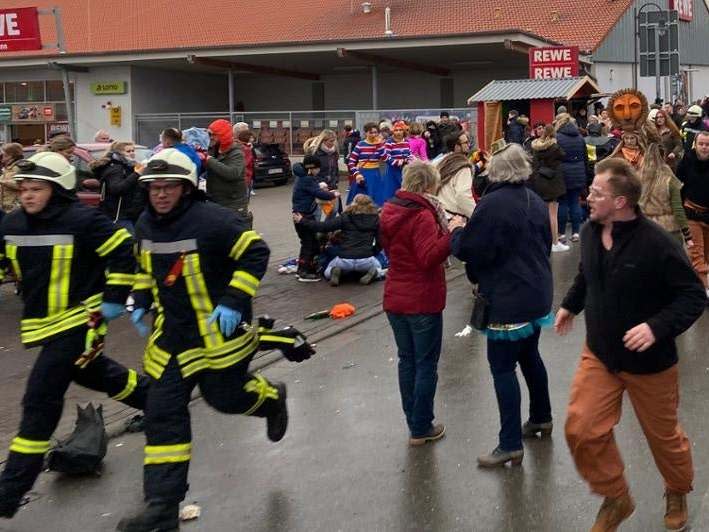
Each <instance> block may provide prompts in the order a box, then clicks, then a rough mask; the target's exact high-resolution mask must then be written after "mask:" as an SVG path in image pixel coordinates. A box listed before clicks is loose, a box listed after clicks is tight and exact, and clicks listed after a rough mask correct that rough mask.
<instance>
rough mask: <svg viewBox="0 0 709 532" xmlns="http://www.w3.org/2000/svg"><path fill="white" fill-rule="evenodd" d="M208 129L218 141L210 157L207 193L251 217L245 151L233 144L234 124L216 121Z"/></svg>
mask: <svg viewBox="0 0 709 532" xmlns="http://www.w3.org/2000/svg"><path fill="white" fill-rule="evenodd" d="M209 130H210V131H212V133H214V135H215V136H216V138H217V144H216V145H215V146H214V148H213V150H212V151H213V153H212V155H211V156H210V157H208V158H207V160H206V163H205V169H206V170H207V194H208V195H209V196H210V197H211V199H212V200H213V201H214V202H215V203H218V204H219V205H221V206H223V207H226V208H228V209H231V210H233V211H236V212H237V213H239V214H241V215H242V216H246V217H248V210H249V198H248V195H247V194H246V179H245V178H244V168H245V165H244V152H243V150H242V149H241V147H240V146H236V145H235V144H234V134H233V132H232V129H231V124H229V122H227V121H226V120H222V119H220V120H215V121H214V122H212V123H211V124H209Z"/></svg>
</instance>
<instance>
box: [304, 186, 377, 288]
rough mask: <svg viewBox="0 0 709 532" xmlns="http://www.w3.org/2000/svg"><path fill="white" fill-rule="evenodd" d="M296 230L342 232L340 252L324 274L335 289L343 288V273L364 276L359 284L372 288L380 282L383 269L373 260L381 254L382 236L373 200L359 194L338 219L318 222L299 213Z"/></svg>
mask: <svg viewBox="0 0 709 532" xmlns="http://www.w3.org/2000/svg"><path fill="white" fill-rule="evenodd" d="M293 220H294V221H295V226H296V230H297V228H298V227H299V226H302V227H304V228H307V229H309V230H310V231H312V232H322V233H325V232H331V231H337V230H340V231H341V235H340V240H341V242H340V246H339V248H340V251H339V254H338V256H337V257H335V258H334V259H332V261H331V262H330V264H329V265H328V267H327V269H326V270H325V278H326V279H329V280H330V284H331V285H332V286H337V285H339V284H340V277H341V275H342V274H343V273H344V272H362V273H364V275H363V276H362V277H361V278H360V280H359V282H360V283H362V284H369V283H371V282H372V281H373V280H375V279H378V278H379V277H380V276H381V273H382V265H381V264H380V263H379V261H378V260H377V259H376V258H375V257H374V255H376V254H377V253H378V251H379V249H378V246H377V244H376V240H377V233H378V232H379V212H378V210H377V207H376V205H374V203H373V202H372V198H370V197H369V196H367V195H365V194H357V195H356V196H355V197H354V199H353V200H352V203H351V204H350V205H349V206H348V207H347V208H346V209H345V212H343V213H342V215H341V216H338V217H337V218H333V219H330V220H326V221H324V222H317V221H315V220H313V219H312V218H310V219H309V218H306V217H304V216H302V215H300V214H298V213H294V214H293Z"/></svg>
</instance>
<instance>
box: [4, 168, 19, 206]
mask: <svg viewBox="0 0 709 532" xmlns="http://www.w3.org/2000/svg"><path fill="white" fill-rule="evenodd" d="M17 170H18V168H17V165H15V164H14V163H13V164H11V165H10V166H8V167H7V168H5V170H3V173H2V177H1V178H0V208H2V210H3V211H5V212H10V211H11V210H13V209H14V208H15V207H17V206H18V205H19V196H20V194H19V190H20V187H19V186H18V185H17V182H16V181H15V179H14V178H15V174H16V173H17Z"/></svg>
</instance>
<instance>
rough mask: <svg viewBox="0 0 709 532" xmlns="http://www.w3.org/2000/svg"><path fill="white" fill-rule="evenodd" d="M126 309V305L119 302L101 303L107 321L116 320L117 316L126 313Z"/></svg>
mask: <svg viewBox="0 0 709 532" xmlns="http://www.w3.org/2000/svg"><path fill="white" fill-rule="evenodd" d="M125 311H126V307H125V305H121V304H119V303H101V314H102V315H103V319H104V320H106V321H107V322H108V321H111V320H115V319H116V318H117V317H119V316H121V315H122V314H124V313H125Z"/></svg>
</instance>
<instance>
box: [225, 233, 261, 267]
mask: <svg viewBox="0 0 709 532" xmlns="http://www.w3.org/2000/svg"><path fill="white" fill-rule="evenodd" d="M257 240H261V237H260V236H259V234H258V233H257V232H256V231H244V232H243V233H241V236H240V237H239V240H237V241H236V244H234V247H232V248H231V251H230V252H229V256H230V257H231V258H232V259H234V260H239V259H240V258H241V256H242V255H243V254H244V252H245V251H246V248H248V247H249V246H250V245H251V244H252V243H253V242H256V241H257Z"/></svg>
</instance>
